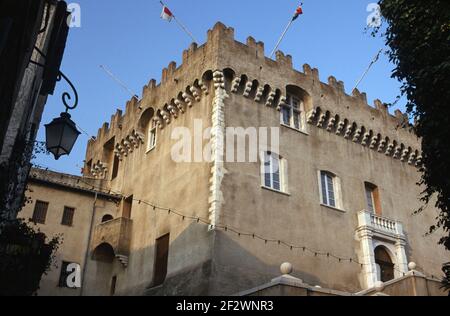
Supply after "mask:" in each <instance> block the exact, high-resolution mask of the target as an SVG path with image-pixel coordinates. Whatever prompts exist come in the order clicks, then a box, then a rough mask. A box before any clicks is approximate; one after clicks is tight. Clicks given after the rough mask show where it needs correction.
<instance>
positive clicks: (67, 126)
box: [45, 112, 80, 160]
mask: <svg viewBox="0 0 450 316" xmlns="http://www.w3.org/2000/svg"><path fill="white" fill-rule="evenodd" d="M45 134H46V145H47V150H48V151H49V152H51V153H52V154H53V155H54V156H55V159H56V160H58V159H59V158H60V157H61V156H64V155H69V154H70V152H71V151H72V148H73V146H74V145H75V142H76V140H77V138H78V136H79V135H80V132H79V131H78V130H77V127H76V125H75V123H74V122H73V121H72V120H71V119H70V114H69V113H67V112H66V113H61V116H60V117H58V118H55V119H54V120H53V121H52V122H51V123H50V124H47V125H45Z"/></svg>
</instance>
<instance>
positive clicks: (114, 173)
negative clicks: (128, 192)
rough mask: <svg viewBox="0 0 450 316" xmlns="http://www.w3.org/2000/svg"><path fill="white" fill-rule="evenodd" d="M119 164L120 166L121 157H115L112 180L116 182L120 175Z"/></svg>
mask: <svg viewBox="0 0 450 316" xmlns="http://www.w3.org/2000/svg"><path fill="white" fill-rule="evenodd" d="M119 164H120V160H119V157H117V156H116V155H114V162H113V168H112V175H111V180H114V179H115V178H117V175H118V174H119Z"/></svg>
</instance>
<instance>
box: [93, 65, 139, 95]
mask: <svg viewBox="0 0 450 316" xmlns="http://www.w3.org/2000/svg"><path fill="white" fill-rule="evenodd" d="M100 68H101V69H103V70H104V71H105V72H106V74H107V75H108V76H110V77H111V78H112V79H113V80H114V81H115V82H116V83H118V84H119V85H120V86H121V87H122V88H123V89H125V90H126V91H127V92H128V93H129V94H131V96H132V97H133V98H135V99H136V100H138V101H139V97H138V96H137V94H136V93H134V92H133V91H131V89H130V88H128V87H127V86H126V85H125V84H124V83H123V82H122V81H121V80H120V79H119V78H117V77H116V76H115V75H114V74H113V73H112V72H111V71H110V70H109V69H108V68H106V66H103V65H100Z"/></svg>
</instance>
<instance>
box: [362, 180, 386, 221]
mask: <svg viewBox="0 0 450 316" xmlns="http://www.w3.org/2000/svg"><path fill="white" fill-rule="evenodd" d="M364 188H365V193H366V207H367V211H369V212H371V213H373V214H377V215H379V216H381V215H382V210H381V201H380V193H379V190H378V187H377V186H376V185H374V184H372V183H368V182H365V183H364Z"/></svg>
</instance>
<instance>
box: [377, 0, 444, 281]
mask: <svg viewBox="0 0 450 316" xmlns="http://www.w3.org/2000/svg"><path fill="white" fill-rule="evenodd" d="M379 5H380V8H381V14H382V17H383V19H384V21H385V22H386V24H387V26H386V30H385V31H384V32H383V33H384V34H383V36H384V37H385V39H386V44H387V46H389V48H390V51H389V53H388V54H389V57H390V60H391V61H392V62H393V63H394V65H395V69H394V71H393V74H392V76H393V77H394V78H397V79H398V80H400V81H401V82H402V94H403V95H406V97H407V99H408V103H407V110H408V114H410V115H411V116H412V117H413V118H414V119H415V122H416V124H415V125H414V129H415V132H416V134H417V136H419V137H420V138H421V140H422V151H423V166H422V168H421V173H422V179H421V181H420V184H421V185H423V186H424V188H425V191H424V192H423V195H422V201H423V202H424V205H428V204H430V203H435V206H436V207H437V208H438V209H440V213H439V216H438V217H437V224H436V225H435V226H433V227H431V229H430V230H431V232H435V231H436V230H437V229H438V228H442V229H443V231H444V236H443V237H442V238H441V240H440V243H441V244H442V245H444V246H445V247H446V249H447V250H450V104H449V103H450V1H448V0H434V1H423V0H380V1H379ZM423 209H424V208H422V209H421V210H419V211H423ZM446 267H447V271H444V272H447V275H448V272H449V271H448V267H449V265H446ZM447 281H448V280H447ZM447 285H448V283H447Z"/></svg>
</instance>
